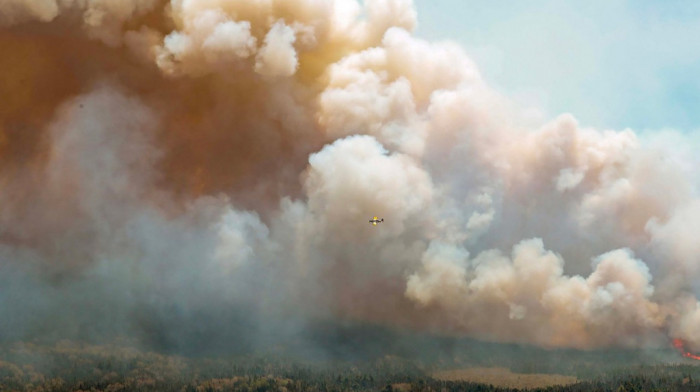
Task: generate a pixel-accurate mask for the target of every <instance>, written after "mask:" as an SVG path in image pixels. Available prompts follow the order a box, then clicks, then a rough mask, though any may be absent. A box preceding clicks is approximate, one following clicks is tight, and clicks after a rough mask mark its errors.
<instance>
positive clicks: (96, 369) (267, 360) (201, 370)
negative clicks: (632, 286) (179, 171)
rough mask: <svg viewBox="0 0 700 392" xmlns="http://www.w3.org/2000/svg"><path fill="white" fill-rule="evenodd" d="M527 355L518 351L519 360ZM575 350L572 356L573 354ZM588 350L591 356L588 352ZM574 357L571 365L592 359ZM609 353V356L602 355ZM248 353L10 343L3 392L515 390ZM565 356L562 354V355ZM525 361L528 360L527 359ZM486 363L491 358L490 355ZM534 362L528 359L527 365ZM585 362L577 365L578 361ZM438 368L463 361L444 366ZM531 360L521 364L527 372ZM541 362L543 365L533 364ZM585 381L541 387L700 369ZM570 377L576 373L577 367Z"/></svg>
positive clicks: (382, 361) (388, 367) (643, 386)
mask: <svg viewBox="0 0 700 392" xmlns="http://www.w3.org/2000/svg"><path fill="white" fill-rule="evenodd" d="M521 354H525V353H524V352H523V353H516V354H515V356H516V357H520V356H521ZM570 355H571V354H570ZM586 355H588V357H587V356H586ZM586 355H583V359H582V360H579V361H576V360H571V361H569V362H570V364H569V365H568V366H569V367H570V368H571V369H572V370H574V368H576V367H577V366H578V365H582V364H584V363H586V362H588V361H589V360H591V359H592V355H593V354H586ZM602 355H603V356H605V355H608V357H609V354H602ZM271 358H275V357H272V356H266V357H261V356H256V355H248V356H244V357H237V358H222V357H216V358H207V357H184V356H179V355H174V354H162V353H156V352H147V351H141V350H139V349H136V348H129V347H119V346H113V345H87V344H79V343H74V342H66V341H63V342H59V343H56V344H52V345H43V344H34V343H26V342H22V343H17V342H15V343H11V344H4V345H3V346H2V348H1V349H0V391H229V390H230V391H233V390H235V391H287V392H292V391H378V390H383V391H391V390H396V391H514V390H516V389H511V388H499V387H495V386H492V385H485V384H477V383H472V382H465V381H443V380H438V379H435V378H433V377H431V372H432V371H433V370H435V366H428V365H426V364H425V363H421V362H420V361H416V360H408V359H403V358H400V357H397V356H384V357H381V358H374V359H368V360H362V361H358V360H332V361H327V360H324V361H320V360H316V361H314V360H303V361H302V360H299V359H290V358H285V357H284V356H278V357H276V358H275V359H271ZM558 358H560V359H561V356H559V357H558ZM521 360H522V358H521ZM487 362H491V361H490V360H489V361H487ZM527 362H528V361H523V363H527ZM577 364H578V365H577ZM439 366H444V367H449V366H457V364H455V363H453V364H451V365H447V364H443V365H439ZM525 367H527V366H526V365H521V369H520V370H519V371H521V372H527V370H524V371H523V369H524V368H525ZM534 367H537V366H534ZM584 368H585V372H584V373H586V374H588V376H582V375H581V374H579V375H578V377H579V380H580V381H579V382H577V383H575V384H572V385H567V386H551V387H547V388H540V389H535V390H541V391H552V392H554V391H562V392H564V391H566V392H568V391H572V392H574V391H635V392H641V391H698V390H700V366H696V365H695V364H694V363H693V362H690V361H685V360H682V359H680V358H679V359H678V363H675V364H662V363H657V364H649V365H644V364H630V365H627V366H624V365H619V364H617V365H611V363H606V362H604V361H592V362H590V363H588V365H587V366H584ZM569 374H572V375H574V374H575V372H571V373H569Z"/></svg>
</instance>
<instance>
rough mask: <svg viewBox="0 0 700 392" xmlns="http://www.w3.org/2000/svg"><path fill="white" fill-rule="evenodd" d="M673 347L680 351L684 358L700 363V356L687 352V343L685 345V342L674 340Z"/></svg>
mask: <svg viewBox="0 0 700 392" xmlns="http://www.w3.org/2000/svg"><path fill="white" fill-rule="evenodd" d="M673 347H675V348H676V349H677V350H678V351H680V353H681V354H683V356H684V357H686V358H692V359H697V360H699V361H700V355H695V354H693V353H691V352H688V351H687V350H686V348H685V343H683V340H681V339H673Z"/></svg>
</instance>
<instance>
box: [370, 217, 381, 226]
mask: <svg viewBox="0 0 700 392" xmlns="http://www.w3.org/2000/svg"><path fill="white" fill-rule="evenodd" d="M381 222H384V218H382V220H379V219H377V217H376V216H375V217H374V218H373V219H370V221H369V223H371V224H373V225H375V226H376V225H377V223H381Z"/></svg>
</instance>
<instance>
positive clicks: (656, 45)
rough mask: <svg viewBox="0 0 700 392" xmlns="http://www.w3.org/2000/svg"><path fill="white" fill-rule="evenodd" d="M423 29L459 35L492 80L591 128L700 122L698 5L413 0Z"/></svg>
mask: <svg viewBox="0 0 700 392" xmlns="http://www.w3.org/2000/svg"><path fill="white" fill-rule="evenodd" d="M415 5H416V8H417V10H418V20H419V25H418V29H417V34H418V35H419V36H423V37H426V38H429V39H453V40H456V41H458V42H459V43H460V44H462V46H463V47H465V48H466V50H467V52H468V53H469V55H470V57H472V59H474V60H475V61H476V62H477V63H478V64H479V67H480V69H481V72H482V73H483V74H484V75H485V77H486V78H487V80H489V82H490V83H491V84H492V85H495V86H497V87H498V88H499V89H500V90H501V91H505V92H508V93H510V95H511V96H515V97H516V99H518V100H521V101H523V102H525V103H529V104H532V105H533V106H537V107H540V108H543V109H544V110H545V111H546V113H545V114H546V115H547V117H549V116H551V115H556V114H558V113H562V112H570V113H572V114H574V115H575V116H576V117H577V118H578V119H579V120H580V121H581V122H582V123H583V124H584V125H592V126H596V127H612V128H616V129H619V128H624V127H632V128H635V129H637V130H645V129H659V128H675V129H679V130H684V131H688V130H695V129H698V128H700V111H699V110H697V108H698V106H697V103H698V102H699V101H700V51H698V50H697V49H698V47H699V46H700V3H698V2H693V1H680V0H672V1H664V2H660V1H625V0H612V1H611V0H605V1H601V0H593V1H568V2H562V1H556V0H530V1H527V2H517V1H507V0H492V1H475V0H415Z"/></svg>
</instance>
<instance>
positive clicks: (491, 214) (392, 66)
mask: <svg viewBox="0 0 700 392" xmlns="http://www.w3.org/2000/svg"><path fill="white" fill-rule="evenodd" d="M416 18H417V16H416V12H415V10H414V7H413V4H412V2H411V1H410V0H372V1H370V0H367V1H364V2H363V4H360V2H357V1H355V0H334V1H320V0H205V1H202V0H199V1H193V0H172V1H164V0H145V1H144V0H97V1H85V0H40V1H37V0H0V53H2V55H1V56H0V97H2V98H1V99H2V101H1V103H0V339H3V340H15V339H22V340H25V339H33V338H56V339H61V338H69V339H76V338H86V339H92V340H100V339H103V338H106V337H109V336H128V337H132V338H135V339H137V340H138V341H140V342H142V343H143V344H145V345H157V346H161V347H171V346H177V348H182V349H184V348H187V347H189V346H202V345H219V344H220V342H226V345H228V346H227V347H229V348H230V349H231V350H234V351H235V350H249V349H251V348H254V347H258V346H264V345H266V344H268V343H270V342H277V341H286V340H289V341H296V340H300V339H301V340H304V339H306V337H307V336H308V331H314V330H315V329H323V328H325V327H324V325H327V323H339V324H342V323H353V324H359V325H379V326H382V327H386V328H396V329H400V330H409V331H415V332H418V333H432V334H440V335H448V336H459V337H462V336H463V337H471V338H477V339H483V340H490V341H495V342H509V343H527V344H533V345H538V346H542V347H566V348H585V349H589V348H602V347H634V348H644V347H660V346H669V345H670V340H671V339H676V338H677V339H682V340H683V341H684V342H686V343H687V344H688V345H689V348H691V349H700V305H699V303H698V293H700V291H699V290H700V287H698V286H697V282H698V278H700V241H698V238H697V233H700V195H699V193H698V190H699V189H700V188H699V186H700V183H699V182H698V179H700V176H698V174H699V173H698V168H697V167H695V166H693V165H690V164H689V162H692V161H693V160H692V159H691V154H692V153H693V144H692V143H693V139H694V138H693V136H692V135H688V134H683V133H677V132H673V131H664V132H661V133H657V134H654V135H652V136H645V137H640V136H638V135H637V134H636V133H635V131H634V130H630V129H625V130H607V129H591V128H586V127H582V126H580V125H579V124H578V123H577V121H576V119H575V113H574V114H573V115H570V114H562V115H560V116H558V117H556V118H552V119H550V120H549V121H547V122H546V123H539V122H538V121H536V120H533V118H532V117H531V116H529V115H528V112H527V111H525V110H522V109H521V108H519V107H518V106H517V105H516V104H514V102H513V101H511V100H509V99H508V97H506V96H504V95H502V94H500V93H499V92H498V91H496V90H494V89H492V88H490V87H489V86H488V85H487V84H486V83H485V81H484V79H483V78H482V77H481V74H480V71H479V69H478V68H477V67H476V66H475V64H474V63H473V62H472V61H471V60H470V58H469V56H468V54H467V53H465V52H464V51H463V50H462V49H461V48H460V47H459V46H458V45H457V44H455V43H450V42H428V41H425V40H422V39H419V38H417V37H415V36H414V35H412V31H413V30H414V28H415V27H416ZM533 55H536V54H533ZM695 139H696V138H695ZM693 159H695V158H693ZM374 215H376V216H378V217H380V218H382V217H383V218H384V219H385V221H384V223H381V224H380V225H378V226H377V227H373V226H372V225H369V224H368V219H371V218H372V216H374ZM326 343H328V344H327V345H332V343H329V342H326Z"/></svg>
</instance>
